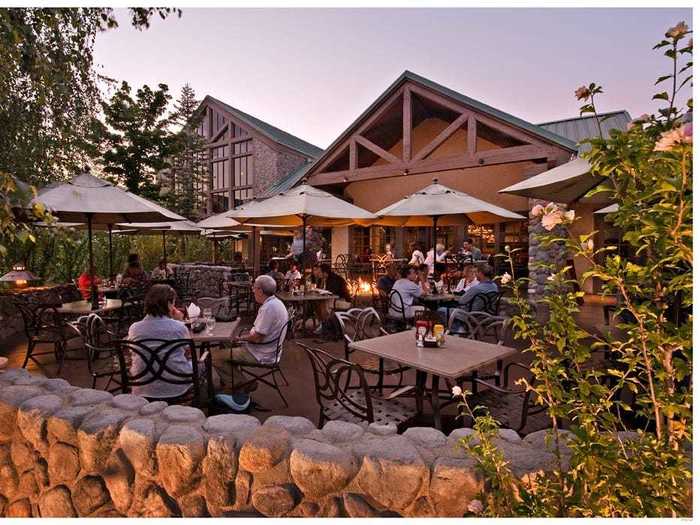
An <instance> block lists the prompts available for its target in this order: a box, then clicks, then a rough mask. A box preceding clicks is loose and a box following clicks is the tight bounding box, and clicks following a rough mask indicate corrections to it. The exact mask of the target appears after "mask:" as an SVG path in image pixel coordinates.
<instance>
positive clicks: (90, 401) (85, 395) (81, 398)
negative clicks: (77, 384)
mask: <svg viewBox="0 0 700 525" xmlns="http://www.w3.org/2000/svg"><path fill="white" fill-rule="evenodd" d="M113 398H114V396H113V395H112V394H111V393H109V392H105V391H104V390H93V389H92V388H81V389H79V390H76V391H75V392H71V394H70V396H68V403H67V404H68V405H70V406H74V407H76V406H86V405H99V404H102V403H110V402H111V401H112V399H113Z"/></svg>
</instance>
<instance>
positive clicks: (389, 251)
mask: <svg viewBox="0 0 700 525" xmlns="http://www.w3.org/2000/svg"><path fill="white" fill-rule="evenodd" d="M384 258H385V259H388V260H393V259H396V255H395V253H394V245H393V244H391V243H390V242H388V243H386V245H385V246H384Z"/></svg>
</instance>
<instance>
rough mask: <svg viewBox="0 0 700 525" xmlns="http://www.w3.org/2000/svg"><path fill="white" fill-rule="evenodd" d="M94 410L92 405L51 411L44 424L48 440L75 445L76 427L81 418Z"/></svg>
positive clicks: (76, 440) (76, 438)
mask: <svg viewBox="0 0 700 525" xmlns="http://www.w3.org/2000/svg"><path fill="white" fill-rule="evenodd" d="M94 410H95V407H94V406H81V407H74V406H69V407H65V408H62V409H60V410H58V411H57V412H55V413H53V414H52V415H51V416H50V417H49V420H48V422H47V425H46V428H47V431H48V439H49V442H54V441H62V442H64V443H68V444H69V445H77V444H78V428H79V427H80V425H81V423H82V422H83V419H85V417H86V416H87V415H88V414H90V413H91V412H92V411H94Z"/></svg>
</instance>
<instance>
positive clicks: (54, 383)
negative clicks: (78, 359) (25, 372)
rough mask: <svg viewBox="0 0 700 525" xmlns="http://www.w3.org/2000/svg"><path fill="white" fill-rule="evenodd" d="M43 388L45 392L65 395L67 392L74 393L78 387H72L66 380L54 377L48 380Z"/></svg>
mask: <svg viewBox="0 0 700 525" xmlns="http://www.w3.org/2000/svg"><path fill="white" fill-rule="evenodd" d="M42 386H43V387H44V389H45V390H48V391H49V392H53V393H56V394H64V393H66V392H72V391H74V390H76V387H74V386H73V385H71V384H70V383H69V382H68V381H66V380H65V379H61V378H60V377H53V378H51V379H47V380H46V381H44V384H43V385H42Z"/></svg>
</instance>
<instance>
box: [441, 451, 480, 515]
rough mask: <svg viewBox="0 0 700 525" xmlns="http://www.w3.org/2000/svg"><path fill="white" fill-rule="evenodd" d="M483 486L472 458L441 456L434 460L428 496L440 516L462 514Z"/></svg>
mask: <svg viewBox="0 0 700 525" xmlns="http://www.w3.org/2000/svg"><path fill="white" fill-rule="evenodd" d="M483 488H484V479H483V476H482V475H481V473H480V472H479V471H478V469H477V466H476V462H475V461H474V460H473V459H471V458H465V459H455V458H444V457H442V458H438V459H437V460H436V461H435V464H434V465H433V475H432V478H431V481H430V490H429V497H430V501H431V502H432V504H433V505H434V507H435V508H436V509H439V510H440V515H441V516H463V515H464V514H465V513H466V512H467V505H468V504H469V502H470V501H471V500H472V499H474V498H475V497H476V495H477V494H478V493H479V492H480V491H481V490H483Z"/></svg>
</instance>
